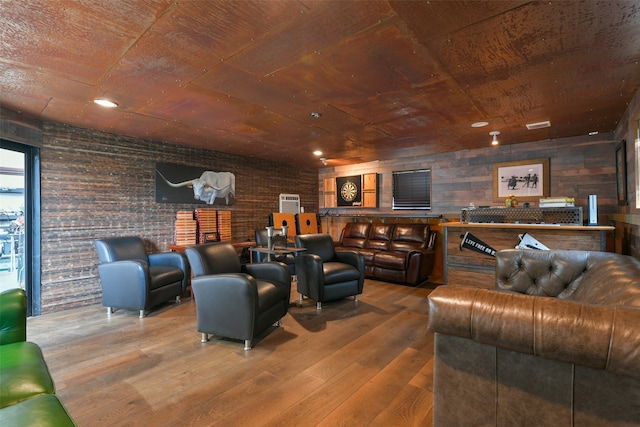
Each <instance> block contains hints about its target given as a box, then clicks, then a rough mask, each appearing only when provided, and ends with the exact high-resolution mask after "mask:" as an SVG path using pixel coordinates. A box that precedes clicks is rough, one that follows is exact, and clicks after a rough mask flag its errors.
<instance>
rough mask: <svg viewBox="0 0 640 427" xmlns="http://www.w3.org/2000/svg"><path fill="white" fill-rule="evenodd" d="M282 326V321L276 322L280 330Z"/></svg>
mask: <svg viewBox="0 0 640 427" xmlns="http://www.w3.org/2000/svg"><path fill="white" fill-rule="evenodd" d="M281 326H282V319H278V321H277V322H276V328H279V327H281Z"/></svg>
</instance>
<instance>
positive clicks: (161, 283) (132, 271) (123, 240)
mask: <svg viewBox="0 0 640 427" xmlns="http://www.w3.org/2000/svg"><path fill="white" fill-rule="evenodd" d="M95 246H96V250H97V252H98V258H99V259H100V264H99V265H98V273H99V274H100V281H101V282H102V305H103V306H105V307H107V312H108V313H111V312H112V309H113V308H123V309H129V310H139V311H140V318H142V317H144V316H145V311H146V310H148V309H149V308H151V307H153V306H156V305H158V304H160V303H162V302H165V301H168V300H170V299H173V298H175V299H176V302H180V297H181V296H182V295H183V294H184V292H185V290H186V288H187V280H188V279H189V275H190V272H189V264H188V262H187V259H186V257H185V256H184V254H181V253H178V252H165V253H158V254H147V250H146V248H145V246H144V242H143V241H142V239H141V238H139V237H135V236H125V237H111V238H105V239H97V240H95Z"/></svg>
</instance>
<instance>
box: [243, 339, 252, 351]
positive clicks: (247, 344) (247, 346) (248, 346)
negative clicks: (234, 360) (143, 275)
mask: <svg viewBox="0 0 640 427" xmlns="http://www.w3.org/2000/svg"><path fill="white" fill-rule="evenodd" d="M244 349H245V350H251V340H244Z"/></svg>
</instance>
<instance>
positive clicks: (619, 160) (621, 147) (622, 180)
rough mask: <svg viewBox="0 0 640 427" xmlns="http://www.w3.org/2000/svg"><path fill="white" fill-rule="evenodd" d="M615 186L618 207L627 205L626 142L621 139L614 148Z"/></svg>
mask: <svg viewBox="0 0 640 427" xmlns="http://www.w3.org/2000/svg"><path fill="white" fill-rule="evenodd" d="M616 185H617V190H618V205H619V206H626V205H627V142H626V141H625V140H624V139H623V140H622V141H621V142H620V143H619V144H618V146H617V147H616Z"/></svg>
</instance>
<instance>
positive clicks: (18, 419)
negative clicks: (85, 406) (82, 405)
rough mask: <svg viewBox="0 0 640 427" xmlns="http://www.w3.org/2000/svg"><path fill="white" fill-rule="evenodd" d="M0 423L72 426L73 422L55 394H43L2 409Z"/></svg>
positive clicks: (20, 426)
mask: <svg viewBox="0 0 640 427" xmlns="http://www.w3.org/2000/svg"><path fill="white" fill-rule="evenodd" d="M0 425H2V426H12V427H22V426H24V427H26V426H29V427H33V426H55V427H67V426H69V427H72V426H75V423H74V422H73V420H72V419H71V416H69V413H68V412H67V410H66V409H65V407H64V406H63V405H62V402H60V400H59V399H58V397H57V396H56V395H55V394H43V395H41V396H37V397H33V398H31V399H27V400H24V401H22V402H20V403H16V404H15V405H11V406H9V407H6V408H4V409H2V410H1V411H0Z"/></svg>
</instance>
